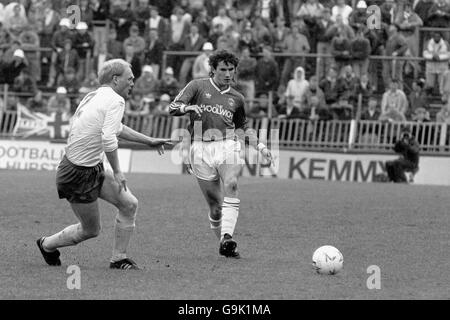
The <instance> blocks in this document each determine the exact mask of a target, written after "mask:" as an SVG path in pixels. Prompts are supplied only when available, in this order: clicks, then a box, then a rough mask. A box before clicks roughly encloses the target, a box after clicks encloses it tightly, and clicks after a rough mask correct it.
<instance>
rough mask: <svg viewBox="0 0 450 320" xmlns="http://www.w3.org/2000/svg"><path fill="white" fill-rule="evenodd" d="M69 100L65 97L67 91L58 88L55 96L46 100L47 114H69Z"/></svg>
mask: <svg viewBox="0 0 450 320" xmlns="http://www.w3.org/2000/svg"><path fill="white" fill-rule="evenodd" d="M70 111H71V110H70V99H69V98H68V97H67V90H66V88H64V87H58V88H57V89H56V94H54V95H52V96H51V97H50V99H49V100H48V106H47V113H48V114H51V113H53V112H56V113H58V112H59V113H63V114H64V113H65V114H70V113H71V112H70Z"/></svg>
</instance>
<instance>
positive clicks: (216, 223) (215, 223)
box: [209, 216, 222, 239]
mask: <svg viewBox="0 0 450 320" xmlns="http://www.w3.org/2000/svg"><path fill="white" fill-rule="evenodd" d="M209 223H210V225H211V230H212V231H213V232H214V234H215V235H216V237H217V239H220V232H221V229H222V219H219V220H213V219H212V218H211V216H210V217H209Z"/></svg>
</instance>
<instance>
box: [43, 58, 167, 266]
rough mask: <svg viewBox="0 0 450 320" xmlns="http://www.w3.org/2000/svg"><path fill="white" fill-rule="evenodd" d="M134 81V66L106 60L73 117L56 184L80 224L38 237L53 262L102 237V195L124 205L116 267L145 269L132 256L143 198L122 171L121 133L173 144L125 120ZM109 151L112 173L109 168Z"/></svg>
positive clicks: (117, 235) (156, 144)
mask: <svg viewBox="0 0 450 320" xmlns="http://www.w3.org/2000/svg"><path fill="white" fill-rule="evenodd" d="M133 80H134V76H133V72H132V71H131V66H130V64H129V63H127V62H126V61H124V60H121V59H115V60H109V61H107V62H105V64H104V65H103V67H102V69H101V70H100V72H99V83H100V85H101V86H100V88H98V89H97V90H96V91H93V92H91V93H89V94H87V95H86V97H85V98H84V99H83V100H82V101H81V102H80V104H79V106H78V108H77V110H76V112H75V115H74V116H73V121H72V125H71V128H70V134H69V138H68V141H67V147H66V149H65V151H66V152H65V156H64V158H63V159H62V160H61V163H60V164H59V167H58V170H57V174H56V185H57V190H58V195H59V197H60V198H61V199H63V198H65V199H67V201H69V203H70V205H71V207H72V210H73V211H74V213H75V216H76V217H77V218H78V220H79V223H78V224H74V225H71V226H68V227H67V228H65V229H64V230H62V231H60V232H58V233H56V234H54V235H52V236H48V237H41V238H40V239H38V240H37V245H38V247H39V249H40V251H41V253H42V255H43V257H44V259H45V261H46V262H47V264H49V265H52V266H59V265H61V260H60V259H59V256H60V252H59V251H58V248H61V247H66V246H74V245H76V244H78V243H80V242H82V241H85V240H87V239H90V238H94V237H96V236H98V235H99V232H100V229H101V226H100V213H99V209H98V198H100V199H103V200H105V201H107V202H109V203H111V204H113V205H114V206H116V207H117V208H118V209H119V213H118V214H117V216H116V219H115V227H114V233H115V234H114V248H113V254H112V258H111V263H110V268H113V269H125V270H128V269H139V267H138V266H137V264H136V263H135V262H134V261H133V260H131V259H129V258H128V257H127V255H126V249H127V247H128V244H129V241H130V238H131V235H132V233H133V231H134V227H135V218H136V212H137V207H138V200H137V199H136V197H135V196H134V195H133V194H132V193H131V191H130V190H129V189H128V188H127V185H126V180H125V176H124V175H123V173H122V171H121V169H120V164H119V157H118V137H120V138H122V139H125V140H128V141H133V142H138V143H142V144H145V145H147V146H149V147H155V148H157V149H158V152H159V153H160V154H162V153H163V152H164V146H165V145H168V144H170V142H169V140H168V139H155V138H151V137H148V136H146V135H143V134H141V133H138V132H136V131H134V130H132V129H131V128H129V127H127V126H125V125H123V124H122V123H121V120H122V117H123V113H124V109H125V99H128V98H129V96H130V93H131V91H132V89H133V85H134V81H133ZM104 154H106V158H107V159H108V162H109V163H110V165H111V168H112V172H110V171H105V170H104V166H103V159H104Z"/></svg>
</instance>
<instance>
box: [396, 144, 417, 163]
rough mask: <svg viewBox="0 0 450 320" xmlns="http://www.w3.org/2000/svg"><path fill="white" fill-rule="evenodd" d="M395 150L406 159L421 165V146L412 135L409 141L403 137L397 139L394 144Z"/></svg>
mask: <svg viewBox="0 0 450 320" xmlns="http://www.w3.org/2000/svg"><path fill="white" fill-rule="evenodd" d="M394 151H395V153H398V154H400V155H402V156H403V158H404V159H405V160H408V161H410V162H412V163H413V164H414V165H416V166H418V165H419V151H420V146H419V143H418V142H417V141H416V140H415V139H414V138H413V137H410V138H409V139H408V141H407V142H406V141H404V140H403V139H401V140H399V141H397V142H396V143H395V145H394Z"/></svg>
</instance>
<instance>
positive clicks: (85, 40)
mask: <svg viewBox="0 0 450 320" xmlns="http://www.w3.org/2000/svg"><path fill="white" fill-rule="evenodd" d="M75 29H76V33H75V36H74V38H73V41H74V48H75V50H76V51H77V53H78V57H79V58H80V68H79V69H78V72H77V79H78V81H80V82H83V81H84V78H85V76H86V74H87V73H89V70H87V68H88V67H89V66H90V61H91V58H92V54H93V50H94V39H92V37H91V35H90V34H89V33H88V32H87V31H88V25H87V23H86V22H84V21H81V22H79V23H78V24H77V26H76V28H75Z"/></svg>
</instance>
